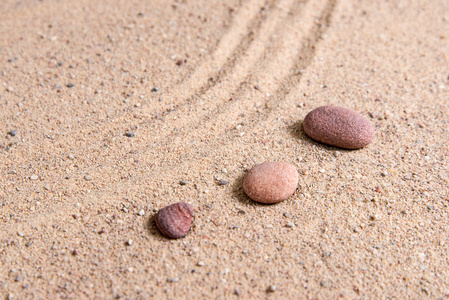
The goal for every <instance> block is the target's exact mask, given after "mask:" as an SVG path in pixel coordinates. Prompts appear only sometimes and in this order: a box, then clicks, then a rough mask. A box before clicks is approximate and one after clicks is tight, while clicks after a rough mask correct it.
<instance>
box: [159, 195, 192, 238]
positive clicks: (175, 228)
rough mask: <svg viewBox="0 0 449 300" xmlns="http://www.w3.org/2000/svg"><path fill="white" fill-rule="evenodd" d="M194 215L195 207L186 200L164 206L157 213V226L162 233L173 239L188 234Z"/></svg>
mask: <svg viewBox="0 0 449 300" xmlns="http://www.w3.org/2000/svg"><path fill="white" fill-rule="evenodd" d="M192 217H193V208H192V206H191V205H190V204H188V203H185V202H178V203H175V204H172V205H169V206H166V207H164V208H162V209H161V210H160V211H159V212H158V213H157V215H156V218H155V221H156V226H157V227H158V228H159V230H160V231H161V233H162V234H163V235H165V236H166V237H169V238H172V239H179V238H182V237H184V236H186V235H187V232H189V230H190V226H191V224H192Z"/></svg>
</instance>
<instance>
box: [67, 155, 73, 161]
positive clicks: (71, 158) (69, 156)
mask: <svg viewBox="0 0 449 300" xmlns="http://www.w3.org/2000/svg"><path fill="white" fill-rule="evenodd" d="M67 158H68V159H70V160H74V159H75V156H73V154H69V155H68V156H67Z"/></svg>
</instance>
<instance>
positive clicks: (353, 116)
mask: <svg viewBox="0 0 449 300" xmlns="http://www.w3.org/2000/svg"><path fill="white" fill-rule="evenodd" d="M303 128H304V131H305V133H306V134H307V135H308V136H309V137H310V138H311V139H313V140H315V141H317V142H320V143H323V144H326V145H330V146H335V147H339V148H343V149H360V148H363V147H365V146H366V145H368V144H369V143H371V141H372V140H373V138H374V127H373V125H372V124H371V122H370V121H368V119H366V118H365V117H363V116H362V115H361V114H359V113H357V112H355V111H353V110H351V109H348V108H344V107H340V106H332V105H328V106H321V107H318V108H315V109H314V110H312V111H311V112H310V113H308V114H307V116H306V117H305V118H304V122H303Z"/></svg>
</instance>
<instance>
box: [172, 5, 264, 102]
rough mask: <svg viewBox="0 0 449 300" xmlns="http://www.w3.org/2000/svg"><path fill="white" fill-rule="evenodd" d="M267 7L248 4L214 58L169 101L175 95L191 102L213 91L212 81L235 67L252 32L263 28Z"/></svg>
mask: <svg viewBox="0 0 449 300" xmlns="http://www.w3.org/2000/svg"><path fill="white" fill-rule="evenodd" d="M264 6H267V3H266V1H263V0H250V1H248V2H247V3H245V4H244V5H243V6H242V7H241V8H240V9H239V11H238V14H237V15H236V16H235V17H234V18H233V22H232V25H231V26H230V28H228V30H227V33H226V35H224V36H223V37H222V38H221V39H220V41H219V44H218V46H217V48H216V49H215V51H214V53H213V54H212V55H211V57H210V58H209V59H208V60H206V61H205V62H204V63H203V64H202V65H201V66H199V67H198V68H196V71H195V72H194V73H193V75H192V76H190V77H189V78H188V79H187V80H185V81H184V82H183V83H181V84H180V85H179V86H178V87H176V88H175V89H174V93H168V94H167V96H168V98H172V96H171V94H174V95H178V96H177V97H178V98H179V99H189V98H191V97H194V96H198V95H200V94H202V93H203V92H204V91H205V90H207V89H209V88H210V86H211V84H213V80H212V81H211V80H210V78H217V77H219V76H220V72H221V70H223V68H224V67H225V65H232V61H233V60H235V57H236V56H237V55H238V53H239V52H241V51H243V50H244V49H245V45H246V46H247V45H248V44H249V43H250V42H251V32H253V31H254V30H257V27H259V26H260V21H258V19H259V17H258V15H259V13H260V11H261V8H263V7H264ZM175 105H176V104H175Z"/></svg>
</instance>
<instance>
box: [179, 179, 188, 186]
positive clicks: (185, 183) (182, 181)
mask: <svg viewBox="0 0 449 300" xmlns="http://www.w3.org/2000/svg"><path fill="white" fill-rule="evenodd" d="M188 183H189V182H188V181H187V180H181V181H180V182H179V184H180V185H187V184H188Z"/></svg>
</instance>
